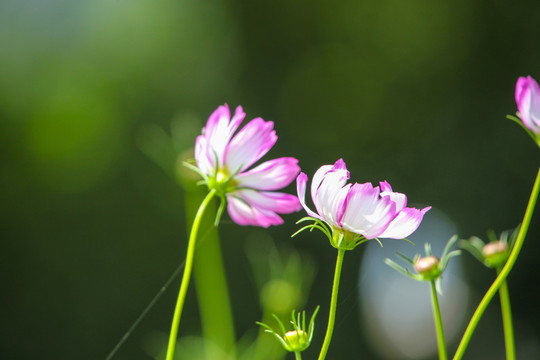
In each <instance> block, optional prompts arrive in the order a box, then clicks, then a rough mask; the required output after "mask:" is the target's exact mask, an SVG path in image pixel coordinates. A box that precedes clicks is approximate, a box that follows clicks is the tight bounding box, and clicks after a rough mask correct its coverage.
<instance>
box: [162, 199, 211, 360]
mask: <svg viewBox="0 0 540 360" xmlns="http://www.w3.org/2000/svg"><path fill="white" fill-rule="evenodd" d="M215 194H216V192H215V191H214V190H212V191H210V192H209V193H208V195H206V198H204V200H203V202H202V203H201V206H200V207H199V210H198V211H197V215H195V219H194V220H193V226H192V227H191V234H190V235H189V243H188V249H187V254H186V266H185V267H184V275H183V276H182V283H181V285H180V291H179V292H178V300H176V307H175V309H174V315H173V321H172V325H171V334H170V336H169V345H168V347H167V358H166V359H167V360H172V359H173V357H174V348H175V347H176V337H177V335H178V327H179V325H180V318H181V317H182V309H183V308H184V301H185V299H186V294H187V289H188V287H189V280H190V278H191V269H192V268H193V256H194V254H195V244H196V240H197V233H198V232H199V225H200V223H201V219H202V216H203V214H204V210H205V209H206V207H207V206H208V204H209V203H210V201H211V200H212V199H213V198H214V196H215Z"/></svg>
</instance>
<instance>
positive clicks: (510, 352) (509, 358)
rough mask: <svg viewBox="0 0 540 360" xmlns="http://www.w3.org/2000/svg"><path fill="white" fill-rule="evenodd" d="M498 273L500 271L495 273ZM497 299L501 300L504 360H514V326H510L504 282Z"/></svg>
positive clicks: (510, 315) (509, 311)
mask: <svg viewBox="0 0 540 360" xmlns="http://www.w3.org/2000/svg"><path fill="white" fill-rule="evenodd" d="M497 272H498V273H499V272H500V271H497ZM499 298H500V299H501V313H502V319H503V329H504V344H505V347H506V360H515V358H516V349H515V346H514V326H513V324H512V308H511V306H510V294H509V292H508V285H507V283H506V280H504V281H503V282H502V284H501V287H500V288H499Z"/></svg>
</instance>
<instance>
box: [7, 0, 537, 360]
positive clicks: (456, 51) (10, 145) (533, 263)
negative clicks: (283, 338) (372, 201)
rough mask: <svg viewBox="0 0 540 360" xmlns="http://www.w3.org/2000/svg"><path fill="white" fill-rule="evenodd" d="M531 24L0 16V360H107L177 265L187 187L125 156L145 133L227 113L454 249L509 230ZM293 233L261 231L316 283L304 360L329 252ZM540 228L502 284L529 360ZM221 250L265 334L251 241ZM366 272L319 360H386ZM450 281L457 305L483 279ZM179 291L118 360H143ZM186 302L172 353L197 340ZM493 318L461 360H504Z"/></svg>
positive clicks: (510, 19)
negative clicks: (363, 302)
mask: <svg viewBox="0 0 540 360" xmlns="http://www.w3.org/2000/svg"><path fill="white" fill-rule="evenodd" d="M539 18H540V2H538V1H533V0H530V1H517V2H512V3H507V2H482V1H461V0H459V1H452V2H444V1H417V0H413V1H398V0H382V1H377V2H375V1H354V0H344V1H339V2H328V1H318V0H315V1H313V0H312V1H303V0H298V1H281V0H275V1H258V0H255V1H238V0H229V1H194V0H170V1H161V0H158V1H156V0H144V1H143V0H113V1H111V0H95V1H67V0H48V1H42V0H28V1H13V0H5V1H2V2H0V119H1V121H0V149H1V150H0V159H1V160H0V169H1V177H0V181H1V184H0V185H1V189H2V191H1V193H0V194H1V195H0V196H1V202H2V206H1V211H2V216H1V223H0V229H1V230H0V231H1V232H0V233H1V236H2V243H3V246H4V250H3V251H2V254H3V256H2V258H3V260H2V269H3V270H2V273H3V274H4V280H3V290H2V303H3V306H2V323H3V326H2V331H3V334H2V340H1V341H2V346H1V348H2V350H1V351H2V358H4V359H104V358H105V357H106V356H107V354H108V353H109V352H110V351H111V350H112V348H113V347H114V345H115V344H116V343H117V342H118V341H119V340H120V337H121V336H122V335H123V333H124V332H125V331H126V330H127V328H128V327H129V326H130V325H131V323H132V322H133V321H134V320H135V318H136V317H137V316H138V314H139V313H140V311H142V309H143V308H144V307H145V306H146V304H147V303H148V302H149V301H150V299H151V298H152V297H153V296H154V294H155V293H156V292H157V291H158V290H159V289H160V287H161V286H162V284H163V283H164V282H165V280H166V279H167V278H168V277H169V275H170V274H171V273H172V272H173V271H174V269H175V268H176V267H177V266H178V264H179V263H180V262H181V261H182V260H183V258H184V255H185V247H186V232H187V230H186V227H187V226H189V224H188V225H186V223H185V214H184V202H183V201H184V193H183V190H182V188H181V187H179V186H178V185H177V183H175V181H174V180H172V179H171V177H169V176H167V175H166V173H165V172H163V171H162V170H161V169H160V168H159V167H158V166H156V165H155V163H154V162H152V161H151V160H150V159H149V158H148V157H147V156H146V155H145V154H143V152H142V151H141V150H140V149H139V146H138V145H137V139H138V137H139V136H140V133H141V131H142V130H141V129H144V126H145V125H147V124H154V125H158V126H160V127H161V128H163V129H164V130H165V131H167V132H168V131H169V129H170V124H171V121H173V120H174V119H184V118H186V117H189V118H193V119H196V120H197V121H199V122H200V124H201V125H200V126H202V124H203V123H204V122H205V121H206V119H207V117H208V116H209V115H210V113H211V112H212V111H213V110H214V109H215V108H216V107H217V106H218V105H221V104H223V103H225V102H226V103H228V104H229V105H230V106H231V107H232V108H234V107H236V106H237V105H242V106H244V109H245V111H246V113H247V118H248V120H249V119H251V118H254V117H257V116H261V117H263V118H264V119H265V120H273V121H274V122H275V128H276V130H277V133H278V136H279V141H278V143H277V145H276V146H275V148H274V149H272V150H271V152H270V154H269V156H268V157H267V158H266V159H270V158H273V157H278V156H294V157H297V158H298V159H299V160H300V165H301V167H302V168H303V170H304V171H305V172H306V173H307V174H308V175H309V176H310V177H311V176H312V175H313V173H314V172H315V170H316V169H317V168H318V167H319V166H321V165H323V164H330V163H333V162H335V161H336V160H337V159H338V158H340V157H342V158H344V160H345V161H346V163H347V165H348V168H349V170H350V171H351V175H352V180H353V181H358V182H366V181H372V182H377V181H380V180H384V179H386V180H388V181H389V182H390V183H391V184H392V186H393V187H394V190H396V191H400V192H404V193H406V194H407V195H408V197H409V199H410V201H411V202H412V203H416V204H417V205H418V206H420V205H422V204H429V205H432V206H433V207H434V208H437V209H438V210H440V211H442V212H443V213H445V214H446V216H448V217H449V218H450V219H451V220H452V221H453V223H454V224H455V226H456V228H457V231H458V233H459V235H460V236H462V237H469V236H470V235H473V234H476V235H479V236H483V234H485V231H486V230H487V229H489V228H492V229H494V230H495V231H497V232H499V231H501V230H505V229H509V228H512V227H515V226H516V225H517V224H518V223H519V222H520V221H521V219H522V216H523V212H524V210H525V206H526V203H527V200H528V196H529V193H530V190H531V187H532V183H533V180H534V176H535V174H536V171H537V167H538V165H539V161H538V160H539V157H538V154H539V153H538V149H537V148H536V146H535V144H534V143H533V142H532V141H531V140H530V139H529V137H528V136H527V134H526V133H525V132H524V131H523V130H522V129H521V128H520V127H519V126H517V125H516V124H515V123H513V122H511V121H509V120H507V119H505V115H506V114H513V113H514V112H515V111H516V105H515V101H514V86H515V82H516V80H517V78H518V76H525V75H529V74H530V75H531V76H533V77H535V78H536V79H537V80H540V45H539V44H540V42H539V39H540V26H539ZM191 141H192V143H191V144H186V145H185V146H186V147H191V146H192V145H193V142H194V139H192V140H191ZM289 190H290V191H291V192H293V191H295V190H294V186H291V187H290V189H289ZM301 216H303V214H300V213H298V214H292V215H288V216H285V220H286V224H285V225H284V226H281V227H275V228H271V229H269V230H268V231H266V232H265V234H269V235H270V236H271V237H272V238H273V239H274V240H275V242H276V243H277V244H278V246H279V245H280V244H281V245H283V244H289V245H290V246H293V247H294V248H295V249H297V250H298V251H300V252H301V253H303V254H307V255H308V256H309V257H311V258H312V259H313V261H314V263H315V264H316V267H317V272H316V275H315V278H314V285H313V288H312V290H311V293H310V294H309V299H308V303H307V305H306V308H307V309H308V313H311V311H312V310H313V309H314V308H315V306H316V305H317V304H321V306H322V309H321V313H320V315H319V319H318V320H319V322H318V324H319V327H318V328H317V329H318V330H317V331H318V333H317V336H316V337H315V340H314V345H313V348H314V350H313V351H312V352H310V353H309V354H310V355H309V356H311V357H315V353H316V351H317V350H318V349H319V348H320V344H321V343H322V338H323V333H324V331H323V330H324V328H325V323H326V316H327V307H328V302H329V296H330V290H329V289H330V285H331V277H332V273H333V266H334V261H335V258H334V257H335V254H334V252H333V251H331V250H332V249H331V248H330V245H329V244H328V243H327V241H326V240H325V239H324V237H323V236H322V235H321V234H318V233H313V234H307V233H306V234H305V235H301V236H299V237H297V238H295V239H293V240H291V239H290V235H291V234H292V233H293V232H294V231H296V229H297V228H298V227H297V226H296V225H295V224H294V222H295V221H296V220H297V219H299V218H300V217H301ZM427 216H429V213H428V215H427ZM539 224H540V210H538V209H537V211H536V214H535V216H534V217H533V223H532V226H531V229H530V232H529V235H528V238H527V240H526V242H525V245H524V248H523V251H522V253H521V255H520V258H519V260H518V263H517V265H516V267H515V269H514V270H513V272H512V273H511V275H510V278H509V287H510V292H511V299H512V302H513V309H514V316H515V327H516V338H517V339H518V340H517V346H518V350H519V351H522V352H523V353H527V354H534V356H532V357H527V356H525V358H534V357H535V356H540V355H539V354H540V349H539V345H538V343H539V342H540V308H539V307H538V304H539V303H540V290H539V288H538V278H539V276H540V272H539V271H538V268H537V266H538V261H537V259H538V257H539V256H540V243H539V240H540V225H539ZM220 234H221V243H222V247H223V253H224V262H225V266H226V269H227V277H228V281H229V285H230V290H231V297H232V302H233V310H234V313H235V322H236V331H237V333H238V334H239V336H241V335H243V334H245V333H248V332H250V331H251V332H253V331H257V327H256V325H255V324H254V322H255V321H256V320H259V319H260V316H261V310H260V307H259V300H258V294H257V287H256V285H255V281H254V279H253V275H252V271H251V267H250V260H249V259H248V255H247V254H246V250H245V248H246V241H247V239H248V238H250V237H257V236H259V235H258V234H260V230H258V229H255V228H240V227H239V226H237V225H235V224H233V223H232V222H231V221H230V220H229V218H228V216H225V218H224V223H223V224H222V226H221V227H220ZM362 255H363V251H362V248H359V249H357V250H355V251H354V252H351V253H350V255H349V254H348V255H347V257H346V259H345V265H344V269H343V271H344V275H343V277H342V284H343V286H342V288H341V293H342V294H343V302H342V303H340V307H339V308H338V314H337V324H338V327H337V328H336V332H335V340H334V342H333V343H332V346H331V349H330V352H329V355H328V359H329V360H333V359H382V355H380V354H378V353H377V351H376V350H375V349H374V347H373V346H371V345H370V343H369V340H368V339H367V338H366V336H365V331H366V330H365V329H364V328H363V327H362V324H361V321H359V318H361V314H360V313H359V308H360V307H359V305H358V303H359V302H358V299H357V298H356V287H357V285H356V282H357V279H358V278H359V275H358V268H359V266H360V263H361V262H362ZM382 260H383V258H381V259H380V261H381V262H382ZM463 262H464V265H465V273H466V275H467V278H468V280H469V283H470V285H471V286H472V288H473V289H475V291H477V292H478V294H477V295H476V297H473V303H472V305H471V306H473V305H475V304H476V303H477V301H478V299H479V298H478V296H480V295H481V293H482V292H483V291H485V289H487V287H488V286H489V284H490V282H491V281H492V278H493V274H492V273H491V272H490V271H489V270H487V269H485V268H483V267H481V266H480V265H479V264H477V263H475V262H474V260H472V257H470V256H468V255H465V256H463ZM360 276H361V275H360ZM404 281H407V280H406V279H404ZM177 286H178V285H177V283H176V282H175V283H174V284H173V285H172V286H171V288H170V289H169V290H167V291H166V292H165V294H164V296H163V297H162V298H161V299H160V301H159V302H158V304H157V305H156V306H155V307H154V308H153V309H152V311H151V312H150V314H149V315H148V316H147V317H146V318H145V319H144V321H143V322H142V323H141V324H140V326H139V327H138V328H137V329H136V331H135V332H134V333H133V334H132V335H131V337H130V338H129V339H128V341H127V342H126V343H125V344H124V346H123V347H122V348H121V349H120V351H119V352H118V354H117V355H116V356H115V359H118V360H120V359H150V356H149V355H148V354H147V352H146V351H145V350H144V347H145V346H144V343H145V339H146V338H147V337H148V336H149V335H148V334H150V333H152V332H163V333H166V332H168V330H169V326H170V317H171V316H172V310H173V307H174V301H175V298H176V292H177ZM426 295H427V292H426ZM195 300H196V298H195V294H194V291H193V288H192V289H191V291H190V294H189V296H188V299H187V308H186V309H187V310H186V312H185V316H184V319H183V326H185V330H184V334H198V332H199V322H198V314H197V308H196V301H195ZM493 304H494V305H492V306H491V307H490V312H488V317H487V319H488V320H486V321H484V322H481V324H480V327H479V330H478V334H477V335H476V336H475V337H473V340H472V344H471V347H470V352H468V353H466V357H465V358H470V359H478V358H490V359H503V358H504V353H503V340H502V339H503V338H502V330H501V325H500V321H499V319H498V310H497V307H496V304H497V300H496V299H495V301H494V302H493ZM468 311H469V314H470V311H471V309H469V310H468ZM490 316H491V317H490ZM467 317H469V315H468V316H467ZM490 319H491V320H490ZM520 339H521V340H523V341H521V340H520ZM455 345H456V344H455V343H451V344H450V349H451V352H453V349H455ZM487 349H489V350H491V351H495V354H492V355H490V356H489V357H483V355H482V354H484V355H485V351H486V350H487ZM310 350H311V349H310ZM518 354H519V352H518ZM306 356H308V355H306Z"/></svg>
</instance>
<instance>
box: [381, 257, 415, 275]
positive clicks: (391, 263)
mask: <svg viewBox="0 0 540 360" xmlns="http://www.w3.org/2000/svg"><path fill="white" fill-rule="evenodd" d="M384 263H385V264H386V265H388V266H390V267H391V268H393V269H394V270H397V271H399V272H400V273H402V274H403V275H405V276H411V275H413V274H411V272H410V271H409V270H407V269H405V268H404V267H402V266H401V265H399V264H397V263H396V262H394V261H393V260H391V259H389V258H386V259H384Z"/></svg>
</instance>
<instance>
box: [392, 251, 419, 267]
mask: <svg viewBox="0 0 540 360" xmlns="http://www.w3.org/2000/svg"><path fill="white" fill-rule="evenodd" d="M396 255H397V256H398V257H399V258H401V259H403V260H405V261H406V262H408V263H409V264H411V265H413V266H414V263H415V261H414V260H411V259H409V258H408V257H407V256H405V255H403V254H402V253H400V252H399V251H396Z"/></svg>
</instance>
